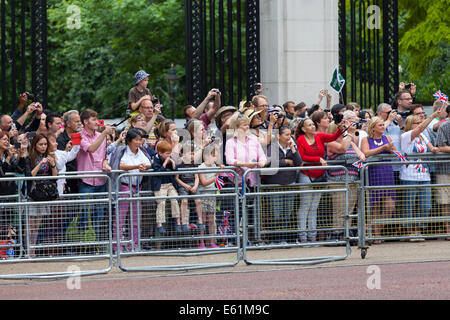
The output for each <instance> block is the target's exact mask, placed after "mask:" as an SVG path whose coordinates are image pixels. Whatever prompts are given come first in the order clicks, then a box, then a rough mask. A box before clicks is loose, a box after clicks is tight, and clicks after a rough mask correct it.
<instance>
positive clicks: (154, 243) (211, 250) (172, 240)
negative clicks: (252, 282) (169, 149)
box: [114, 169, 240, 271]
mask: <svg viewBox="0 0 450 320" xmlns="http://www.w3.org/2000/svg"><path fill="white" fill-rule="evenodd" d="M192 172H195V173H196V174H225V173H227V174H230V175H232V176H234V175H235V173H234V171H233V170H231V169H223V170H220V169H218V170H217V169H216V170H211V169H209V170H207V169H201V170H194V171H192ZM180 173H181V171H178V172H177V171H175V172H146V173H140V174H132V173H124V174H121V175H120V176H118V177H117V180H116V194H117V195H118V197H116V201H115V204H116V215H115V217H116V223H117V221H119V226H118V227H116V228H115V234H114V239H115V240H116V239H117V241H116V242H117V245H116V244H115V245H116V247H115V252H116V255H117V265H118V267H119V268H120V269H121V270H122V271H170V270H172V271H173V270H192V269H205V268H217V267H228V266H234V265H236V264H237V263H238V262H239V260H240V249H239V248H240V234H239V228H238V227H237V226H236V225H235V224H234V223H233V222H234V221H239V193H238V189H237V186H236V185H234V186H233V187H232V188H225V189H222V190H221V191H220V193H217V191H216V190H207V191H206V192H202V191H200V194H194V195H192V194H189V195H180V194H178V193H176V192H170V191H168V192H167V193H166V194H164V195H162V194H160V193H158V192H154V193H153V194H151V193H150V194H149V192H141V191H140V190H139V187H137V188H129V187H127V186H126V185H121V181H127V180H128V182H129V184H128V186H129V185H130V180H131V178H136V177H143V178H144V177H147V178H150V179H151V178H152V177H155V176H174V175H179V174H180ZM131 185H132V184H131ZM121 190H122V191H124V190H127V192H125V193H123V192H122V193H121V192H120V191H121ZM121 194H122V195H125V194H128V197H121ZM198 200H201V202H198V203H196V210H197V220H196V221H192V220H191V221H189V217H188V216H187V212H186V210H179V209H178V208H177V207H178V205H179V204H182V203H185V202H186V205H187V202H189V201H194V202H195V201H198ZM166 201H170V202H171V211H169V213H167V212H166V210H165V207H168V205H166V204H165V202H166ZM149 207H151V208H152V209H153V210H148V209H149ZM217 208H219V209H217ZM155 209H156V210H155ZM186 209H187V208H186ZM134 212H137V213H138V214H133V213H134ZM155 213H156V214H155ZM183 214H185V215H186V216H185V217H183V216H182V215H183ZM198 215H201V216H202V218H203V219H205V220H206V221H201V222H202V223H199V217H198ZM166 216H167V217H166ZM169 216H172V217H171V218H168V217H169ZM126 217H128V220H129V221H130V223H129V224H128V225H130V226H133V227H130V228H129V230H130V231H131V232H129V234H128V236H127V238H126V240H125V241H124V238H123V232H122V231H121V228H122V225H123V221H125V220H126ZM186 219H187V220H186ZM144 220H145V221H147V222H146V224H150V225H151V226H154V227H155V228H154V229H153V230H151V229H152V228H150V230H148V231H149V232H148V233H149V234H147V236H144V237H141V235H142V233H141V232H142V225H143V224H142V221H144ZM135 221H137V223H136V224H134V222H135ZM177 222H178V224H177ZM183 222H184V223H183ZM116 226H117V225H116ZM139 226H141V228H140V227H139ZM201 226H203V228H200V227H201ZM158 227H159V228H161V227H163V228H164V233H162V232H161V230H158ZM219 230H223V233H222V234H219V233H220V232H219ZM218 240H220V241H221V242H222V243H221V246H219V245H218V244H217V241H218ZM116 242H115V243H116ZM143 243H146V244H147V246H146V248H145V249H144V248H143V247H141V245H142V244H143ZM123 244H125V245H126V247H125V246H123ZM199 244H200V245H199ZM136 249H138V250H136ZM230 252H231V253H233V252H234V253H235V255H236V256H235V259H234V261H232V262H228V261H225V262H217V261H216V260H217V259H213V258H211V257H208V258H207V259H201V258H199V257H200V256H205V255H207V256H210V255H211V254H229V253H230ZM136 255H147V256H148V255H152V256H154V259H152V260H151V262H152V264H158V263H159V264H158V265H152V266H138V267H136V266H125V265H124V263H123V260H124V259H123V258H124V257H128V256H136ZM179 257H182V259H180V258H179ZM226 258H227V260H229V256H228V255H227V257H226ZM180 260H181V261H182V262H183V261H184V263H178V264H167V263H168V261H169V262H171V261H175V262H179V261H180ZM186 261H191V262H192V263H186ZM133 262H134V261H133ZM134 263H135V262H134Z"/></svg>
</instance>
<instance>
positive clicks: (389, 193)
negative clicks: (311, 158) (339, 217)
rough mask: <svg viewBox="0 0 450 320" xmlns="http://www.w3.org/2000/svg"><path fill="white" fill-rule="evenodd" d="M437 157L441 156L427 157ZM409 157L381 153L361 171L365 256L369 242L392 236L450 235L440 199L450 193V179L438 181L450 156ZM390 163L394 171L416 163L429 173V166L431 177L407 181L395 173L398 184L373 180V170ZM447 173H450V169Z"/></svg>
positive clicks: (361, 243) (361, 229) (410, 238)
mask: <svg viewBox="0 0 450 320" xmlns="http://www.w3.org/2000/svg"><path fill="white" fill-rule="evenodd" d="M435 157H437V158H440V159H441V160H424V159H433V158H435ZM405 158H406V159H405V160H407V161H392V159H393V158H392V156H391V157H386V156H384V157H378V158H376V159H373V160H374V161H375V162H368V163H367V166H366V167H364V168H363V169H362V171H361V177H362V178H363V179H364V183H363V184H362V192H361V194H362V199H361V200H362V205H361V206H360V210H359V216H360V219H359V220H360V225H359V235H360V240H359V247H360V249H361V257H362V258H363V259H364V258H365V257H366V255H367V249H368V243H371V244H379V243H381V242H383V241H389V240H401V241H424V240H425V239H438V238H449V237H450V234H449V232H448V231H447V230H446V227H445V225H446V224H449V223H450V215H448V213H447V214H446V213H445V212H443V207H444V205H445V204H444V203H440V202H441V201H440V200H439V198H440V197H441V196H442V195H444V198H447V197H450V181H449V182H447V183H438V182H437V181H436V174H437V171H436V168H437V167H438V166H439V165H442V164H448V165H450V160H449V159H448V156H447V157H445V156H444V157H442V155H441V157H438V155H423V154H420V155H419V154H411V155H405ZM414 159H416V160H414ZM371 160H372V159H371ZM380 160H391V161H389V162H386V161H380ZM386 165H388V166H392V167H393V168H394V172H395V171H398V170H400V167H402V166H412V167H413V168H414V170H417V171H416V172H417V173H418V174H426V171H424V170H428V173H429V175H430V181H429V182H428V183H424V182H423V181H416V182H409V183H408V184H406V183H405V182H402V181H401V180H400V179H399V177H398V174H397V173H394V181H395V184H394V185H386V184H383V183H382V181H378V183H377V182H372V183H371V181H369V170H370V169H371V168H377V167H378V168H379V167H384V166H386ZM419 171H422V172H421V173H420V172H419ZM444 174H445V175H447V176H448V175H449V174H450V173H444ZM372 180H373V178H372ZM444 202H445V199H444ZM448 205H450V202H449V203H448V204H447V206H448Z"/></svg>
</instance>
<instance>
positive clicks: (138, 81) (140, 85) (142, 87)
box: [128, 70, 152, 112]
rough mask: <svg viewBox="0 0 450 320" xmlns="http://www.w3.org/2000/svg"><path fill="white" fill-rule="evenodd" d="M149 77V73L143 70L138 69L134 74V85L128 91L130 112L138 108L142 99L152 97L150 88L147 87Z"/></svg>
mask: <svg viewBox="0 0 450 320" xmlns="http://www.w3.org/2000/svg"><path fill="white" fill-rule="evenodd" d="M149 77H150V75H149V74H148V73H147V72H145V71H144V70H139V71H138V72H136V74H135V75H134V84H135V86H134V87H133V88H131V90H130V92H129V93H128V107H129V108H130V109H131V111H132V112H133V111H136V110H137V109H138V108H139V105H140V104H141V102H142V100H143V99H150V100H151V99H152V98H151V93H150V90H149V89H148V88H147V85H148V78H149Z"/></svg>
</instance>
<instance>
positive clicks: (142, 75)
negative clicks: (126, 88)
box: [134, 70, 150, 84]
mask: <svg viewBox="0 0 450 320" xmlns="http://www.w3.org/2000/svg"><path fill="white" fill-rule="evenodd" d="M147 77H150V75H149V74H148V73H147V72H145V71H144V70H139V71H138V72H136V74H135V75H134V83H135V84H138V83H139V82H141V81H142V80H144V79H145V78H147Z"/></svg>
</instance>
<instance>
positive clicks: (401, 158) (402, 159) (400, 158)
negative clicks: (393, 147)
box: [394, 151, 408, 162]
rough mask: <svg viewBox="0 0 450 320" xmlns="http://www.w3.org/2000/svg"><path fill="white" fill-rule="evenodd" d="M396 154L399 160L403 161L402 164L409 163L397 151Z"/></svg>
mask: <svg viewBox="0 0 450 320" xmlns="http://www.w3.org/2000/svg"><path fill="white" fill-rule="evenodd" d="M394 154H395V155H396V156H397V158H398V159H399V160H400V161H401V162H407V161H408V160H407V159H406V158H405V156H404V155H402V154H401V153H400V152H398V151H396V152H394Z"/></svg>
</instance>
